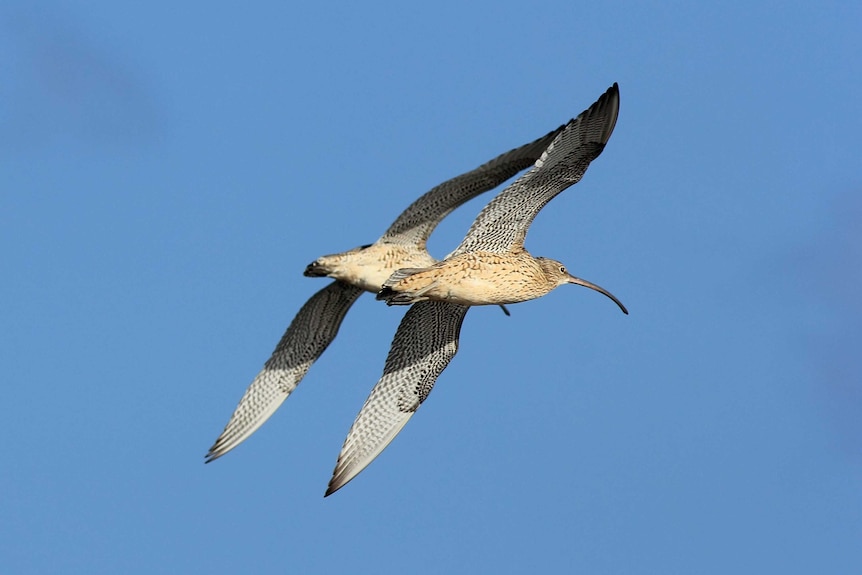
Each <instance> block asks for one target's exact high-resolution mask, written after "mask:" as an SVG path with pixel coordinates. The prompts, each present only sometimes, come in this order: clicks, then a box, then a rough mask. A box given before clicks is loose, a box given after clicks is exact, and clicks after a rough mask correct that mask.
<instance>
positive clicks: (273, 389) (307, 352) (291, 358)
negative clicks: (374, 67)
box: [206, 126, 563, 463]
mask: <svg viewBox="0 0 862 575" xmlns="http://www.w3.org/2000/svg"><path fill="white" fill-rule="evenodd" d="M562 129H563V126H560V127H559V128H557V129H556V130H554V131H552V132H550V133H548V134H546V135H545V136H543V137H541V138H539V139H538V140H535V141H534V142H531V143H529V144H526V145H524V146H521V147H519V148H516V149H514V150H510V151H509V152H506V153H505V154H502V155H500V156H498V157H497V158H495V159H493V160H491V161H490V162H487V163H485V164H483V165H481V166H479V167H478V168H476V169H475V170H472V171H470V172H467V173H465V174H462V175H460V176H457V177H455V178H453V179H451V180H448V181H446V182H444V183H442V184H440V185H439V186H437V187H435V188H433V189H431V190H430V191H428V192H426V193H425V194H424V195H422V196H421V197H420V198H419V199H417V200H416V201H415V202H413V203H412V204H410V206H409V207H408V208H407V209H406V210H405V211H404V212H403V213H402V214H401V215H400V216H398V218H397V219H396V220H395V221H394V222H393V223H392V225H391V226H389V229H388V230H386V233H384V234H383V236H382V237H381V238H380V239H379V240H377V241H376V242H374V243H373V244H370V245H368V246H362V247H359V248H355V249H353V250H349V251H347V252H344V253H341V254H332V255H327V256H322V257H320V258H318V259H317V260H315V261H314V262H312V263H311V264H309V265H308V267H307V268H306V270H305V272H304V275H306V276H310V277H323V276H326V277H330V278H333V279H335V280H336V281H334V282H333V283H331V284H329V285H328V286H327V287H325V288H323V289H322V290H320V291H319V292H317V293H316V294H314V295H313V296H312V297H311V299H309V300H308V302H307V303H306V304H305V305H304V306H302V308H301V309H300V311H299V313H298V314H297V316H296V318H294V320H293V321H292V322H291V324H290V326H289V327H288V328H287V331H286V332H285V333H284V336H283V337H282V338H281V341H280V342H279V343H278V345H277V346H276V348H275V351H274V352H273V354H272V357H270V358H269V360H268V361H267V362H266V364H265V365H264V367H263V369H262V370H261V371H260V373H258V374H257V376H256V377H255V379H254V380H253V381H252V383H251V385H249V387H248V389H247V390H246V392H245V394H244V395H243V397H242V399H241V400H240V402H239V404H238V405H237V407H236V410H235V411H234V413H233V415H232V416H231V418H230V421H229V422H228V424H227V426H225V429H224V431H223V432H222V433H221V435H220V436H219V437H218V439H216V441H215V443H214V444H213V446H212V447H211V448H210V450H209V452H208V453H207V455H206V462H207V463H208V462H210V461H213V460H215V459H217V458H219V457H221V456H222V455H224V454H225V453H227V452H228V451H230V450H231V449H233V448H234V447H236V446H237V445H239V444H240V443H242V442H243V441H244V440H245V439H247V438H248V437H249V436H250V435H251V434H252V433H254V432H255V431H256V430H257V429H258V428H259V427H260V426H261V425H263V423H264V422H265V421H266V420H267V419H268V418H269V417H270V416H271V415H272V414H273V413H274V412H275V411H276V409H278V407H279V406H280V405H281V404H282V403H283V402H284V400H285V399H287V397H288V396H289V395H290V394H291V392H293V390H294V389H295V388H296V386H297V385H298V384H299V382H300V381H301V380H302V378H303V377H304V376H305V374H306V372H307V371H308V369H309V368H310V367H311V365H312V364H313V363H314V362H315V361H316V360H317V358H318V357H320V355H321V354H322V353H323V352H324V351H325V350H326V348H327V346H329V344H330V343H331V342H332V340H333V339H334V338H335V336H336V334H337V333H338V328H339V327H340V325H341V322H342V320H343V319H344V316H345V314H346V313H347V311H348V310H349V309H350V306H351V305H353V302H355V301H356V299H357V298H358V297H359V296H360V295H362V293H363V292H364V291H370V292H372V293H377V292H378V291H379V290H380V288H381V287H382V285H383V282H384V281H385V280H386V279H387V278H388V277H389V276H390V275H391V274H392V272H393V271H395V270H396V269H399V268H402V267H425V266H430V265H433V264H434V263H435V262H436V260H435V259H434V258H433V257H431V255H430V254H429V253H428V251H427V249H426V247H425V244H426V241H427V240H428V237H429V236H430V235H431V232H433V231H434V228H435V227H436V226H437V225H438V224H439V223H440V221H442V220H443V218H444V217H446V216H447V215H448V214H449V213H450V212H451V211H452V210H454V209H455V208H457V207H458V206H460V205H461V204H463V203H465V202H467V201H468V200H470V199H472V198H474V197H476V196H477V195H479V194H481V193H483V192H486V191H488V190H491V189H493V188H495V187H497V186H498V185H500V184H501V183H503V182H504V181H506V180H507V179H509V178H511V177H512V176H514V175H515V174H517V173H518V172H520V171H521V170H523V169H524V168H527V167H529V166H530V165H532V164H533V163H534V162H535V161H536V159H537V158H539V157H540V155H541V154H542V152H543V150H545V148H547V146H548V144H549V143H550V142H551V141H553V139H554V138H555V137H556V136H557V134H559V132H560V130H562Z"/></svg>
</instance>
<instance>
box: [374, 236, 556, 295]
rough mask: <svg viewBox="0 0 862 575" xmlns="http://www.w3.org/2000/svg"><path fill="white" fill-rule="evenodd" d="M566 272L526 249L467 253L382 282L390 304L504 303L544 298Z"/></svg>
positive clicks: (396, 274) (409, 270)
mask: <svg viewBox="0 0 862 575" xmlns="http://www.w3.org/2000/svg"><path fill="white" fill-rule="evenodd" d="M560 270H563V272H561V271H560ZM568 277H569V276H568V274H567V273H565V268H563V266H562V264H561V263H560V262H558V261H556V260H551V259H547V258H534V257H533V256H531V255H530V254H529V253H528V252H527V251H526V250H519V251H517V252H515V253H506V254H500V253H496V252H468V253H464V254H459V255H457V256H452V257H451V258H448V259H447V260H445V261H444V262H438V263H436V264H434V265H432V266H429V267H426V268H424V269H416V268H413V269H404V270H400V271H399V272H396V273H394V274H393V275H392V276H390V278H389V279H388V281H387V282H386V283H384V285H383V289H382V290H381V292H380V294H381V299H385V300H386V301H387V303H390V304H403V305H408V304H413V303H418V302H420V301H426V300H435V301H445V302H449V303H455V304H459V305H466V306H472V305H503V304H511V303H519V302H522V301H527V300H531V299H535V298H538V297H542V296H543V295H545V294H547V293H548V292H550V291H551V290H552V289H554V288H555V287H557V286H559V285H562V284H563V283H568Z"/></svg>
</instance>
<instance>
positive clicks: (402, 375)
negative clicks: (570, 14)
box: [326, 84, 628, 496]
mask: <svg viewBox="0 0 862 575" xmlns="http://www.w3.org/2000/svg"><path fill="white" fill-rule="evenodd" d="M619 102H620V100H619V88H618V86H617V84H614V85H613V86H611V87H610V88H609V89H608V90H607V91H606V92H605V93H604V94H603V95H602V96H601V97H600V98H599V99H598V100H597V101H596V102H595V103H594V104H593V105H592V106H590V107H589V108H588V109H587V110H585V111H584V112H582V113H581V114H580V115H579V116H578V117H577V118H575V119H573V120H571V121H570V122H569V123H568V124H567V125H566V126H565V127H564V129H563V130H562V131H561V132H560V133H559V134H558V135H557V136H556V137H555V138H554V140H553V142H551V144H550V145H549V146H548V148H547V150H546V151H545V152H544V153H543V154H542V156H541V157H540V158H539V159H538V160H537V161H536V163H535V166H534V167H533V168H532V169H530V170H529V171H528V172H527V173H525V174H524V175H522V176H521V177H520V178H518V179H517V180H516V181H515V182H514V183H512V184H511V185H509V186H508V187H507V188H506V189H505V190H503V191H502V192H500V193H499V194H498V195H497V196H496V197H495V198H494V199H493V200H492V201H491V202H490V203H489V204H488V205H487V206H485V208H484V209H483V210H482V211H481V212H480V214H479V216H478V217H477V218H476V220H475V221H474V222H473V225H472V226H471V227H470V230H469V231H468V233H467V236H466V237H465V238H464V240H463V241H462V242H461V244H460V245H459V246H458V247H457V248H456V249H455V251H454V252H452V253H451V254H450V255H449V256H447V257H446V258H445V259H444V260H443V261H441V262H437V263H435V264H433V265H431V266H424V267H415V268H406V269H399V270H397V271H395V272H394V273H393V274H392V275H391V276H390V277H389V278H388V279H387V280H386V281H385V282H384V284H383V287H382V289H381V290H380V292H379V294H378V296H377V297H378V299H383V300H385V301H386V302H387V303H388V304H390V305H410V304H414V305H412V307H411V308H410V309H409V310H408V312H407V314H406V315H405V316H404V318H403V319H402V320H401V324H400V325H399V326H398V330H397V331H396V333H395V337H394V339H393V341H392V346H391V348H390V350H389V355H388V357H387V358H386V364H385V366H384V368H383V375H382V377H381V378H380V380H379V381H378V382H377V384H376V385H375V386H374V388H373V389H372V391H371V394H370V395H369V397H368V399H367V400H366V401H365V404H364V405H363V407H362V409H361V410H360V412H359V415H358V416H357V417H356V420H355V421H354V422H353V425H352V427H351V428H350V431H349V432H348V434H347V438H346V439H345V441H344V446H343V447H342V449H341V453H340V454H339V456H338V462H337V463H336V466H335V470H334V472H333V474H332V479H331V480H330V482H329V487H328V489H327V491H326V495H327V496H328V495H330V494H332V493H334V492H335V491H337V490H338V489H340V488H342V487H343V486H344V485H345V484H347V483H348V482H349V481H350V480H351V479H353V478H354V477H356V475H357V474H359V472H361V471H362V470H363V469H365V467H366V466H368V464H370V463H371V462H372V461H373V460H374V458H376V457H377V456H378V455H379V454H380V453H381V452H382V451H383V449H385V448H386V446H387V445H388V444H389V443H390V442H391V441H392V439H394V438H395V436H396V435H397V434H398V433H399V432H400V431H401V429H402V428H403V427H404V425H405V424H406V423H407V422H408V421H409V420H410V418H411V417H412V415H413V413H415V412H416V410H417V409H418V408H419V406H420V405H421V404H422V402H423V401H425V399H426V398H427V397H428V394H429V393H430V392H431V389H432V388H433V387H434V383H435V382H436V380H437V377H438V376H439V375H440V374H441V373H442V372H443V370H444V369H446V366H447V365H448V364H449V361H451V359H452V358H453V357H454V356H455V353H456V352H457V351H458V337H459V334H460V331H461V325H462V323H463V321H464V317H465V315H466V314H467V310H468V309H469V306H474V305H493V304H497V305H500V304H509V303H517V302H521V301H526V300H530V299H535V298H538V297H541V296H543V295H545V294H547V293H549V292H550V291H551V290H553V289H554V288H556V287H558V286H560V285H563V284H567V283H571V284H576V285H581V286H585V287H588V288H590V289H593V290H596V291H598V292H600V293H602V294H604V295H606V296H607V297H609V298H611V299H612V300H613V301H614V302H615V303H616V304H617V305H618V306H619V307H620V309H621V310H622V311H623V313H626V314H628V311H627V310H626V308H625V306H623V304H622V303H621V302H620V301H619V300H618V299H617V298H616V297H614V296H613V295H612V294H611V293H610V292H608V291H607V290H605V289H603V288H601V287H599V286H597V285H595V284H593V283H590V282H588V281H586V280H583V279H580V278H577V277H575V276H573V275H571V274H569V272H568V271H567V270H566V268H565V266H563V264H561V263H560V262H558V261H556V260H552V259H548V258H536V257H533V256H532V255H531V254H530V253H529V252H527V250H526V249H525V248H524V239H525V237H526V235H527V230H528V228H529V227H530V224H531V223H532V221H533V219H534V218H535V217H536V214H538V213H539V211H540V210H541V209H542V208H543V207H544V206H545V205H546V204H547V203H548V202H549V201H551V200H552V199H553V198H554V197H555V196H556V195H557V194H559V193H560V192H562V191H563V190H565V189H566V188H568V187H569V186H571V185H573V184H575V183H577V182H578V181H579V180H580V179H581V177H582V176H583V175H584V172H586V170H587V167H588V166H589V165H590V162H591V161H593V160H594V159H596V158H597V157H598V156H599V154H601V153H602V150H603V149H604V147H605V144H606V143H607V142H608V139H609V138H610V136H611V133H612V132H613V129H614V126H615V124H616V121H617V116H618V114H619Z"/></svg>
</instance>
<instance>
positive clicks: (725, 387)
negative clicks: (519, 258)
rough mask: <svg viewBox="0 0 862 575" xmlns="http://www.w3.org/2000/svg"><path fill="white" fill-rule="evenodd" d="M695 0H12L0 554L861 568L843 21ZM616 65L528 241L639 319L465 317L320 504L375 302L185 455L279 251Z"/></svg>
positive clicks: (253, 338) (393, 317) (306, 568)
mask: <svg viewBox="0 0 862 575" xmlns="http://www.w3.org/2000/svg"><path fill="white" fill-rule="evenodd" d="M124 4H128V3H124ZM693 4H694V3H687V2H686V3H682V2H677V3H666V4H661V5H657V6H647V4H646V3H614V2H601V3H597V2H571V1H560V2H558V1H555V0H549V1H546V2H542V3H538V4H535V5H534V6H532V7H531V6H529V5H528V4H525V3H523V2H497V3H494V4H493V5H492V4H490V3H488V4H486V5H483V6H479V5H476V4H469V3H463V2H433V3H425V4H424V5H423V6H412V7H409V8H406V7H404V6H403V3H394V2H393V3H388V5H386V6H381V7H376V8H369V7H361V8H360V7H356V6H355V5H348V4H346V3H345V4H326V3H309V2H306V3H299V4H296V3H293V4H288V3H281V2H264V3H258V5H256V6H254V7H248V6H243V7H240V5H239V4H235V5H233V6H231V7H230V8H225V7H223V6H213V5H212V4H211V3H197V4H195V5H194V6H181V5H179V4H178V3H175V2H147V3H140V4H135V5H133V6H130V5H124V6H120V5H119V3H114V2H49V1H42V2H26V3H25V2H19V3H15V2H12V3H4V4H3V6H2V8H0V78H2V82H0V269H2V279H0V317H2V330H0V361H1V362H2V366H3V368H2V374H3V375H2V381H3V385H2V394H3V405H4V409H3V421H4V427H5V433H4V436H5V439H4V441H3V442H2V444H0V460H2V465H0V572H2V573H10V574H11V573H15V574H30V573H75V572H80V573H148V574H149V573H195V572H197V573H285V572H289V573H347V572H350V573H370V572H377V573H447V572H452V573H457V572H460V573H482V572H486V573H529V572H535V573H539V572H552V573H626V574H629V573H660V574H668V573H682V574H727V573H758V574H760V573H806V574H807V573H830V574H843V573H859V572H860V571H859V569H860V568H862V567H860V566H862V544H860V542H862V489H860V485H862V416H860V414H862V359H860V357H862V354H860V349H859V348H860V341H862V327H860V326H862V304H860V297H859V294H860V292H862V265H860V259H862V248H860V246H862V232H860V221H862V200H860V192H862V170H860V157H862V143H860V142H862V140H860V136H859V134H860V133H862V113H860V102H862V63H860V62H862V61H860V54H862V40H860V38H862V34H860V30H862V7H860V5H859V4H858V3H854V2H843V3H839V2H819V3H810V4H811V7H810V8H804V7H801V6H800V4H801V3H793V5H791V4H787V3H781V2H770V3H764V2H754V3H744V4H743V3H739V4H738V5H739V8H723V9H722V8H715V7H711V8H705V7H702V6H697V7H696V6H694V5H693ZM613 82H619V84H620V91H621V101H622V103H621V113H620V117H619V121H618V123H617V126H616V131H615V132H614V135H613V137H612V138H611V141H610V143H609V144H608V146H607V148H606V149H605V151H604V153H603V154H602V156H601V157H600V158H599V159H598V160H596V161H595V162H594V163H593V164H592V166H591V167H590V170H589V172H588V173H587V175H586V176H585V178H584V179H583V181H582V182H581V183H579V184H578V185H577V186H575V187H573V188H570V189H569V190H567V191H566V192H565V193H564V194H562V195H561V196H559V197H558V198H557V199H555V200H554V201H553V202H552V203H551V204H550V205H549V206H548V207H547V208H546V209H545V210H544V211H543V212H542V213H541V214H540V215H539V217H538V218H537V219H536V221H535V224H534V225H533V227H532V229H531V231H530V234H529V236H528V237H527V248H528V249H529V250H530V251H531V252H532V253H534V254H536V255H544V256H548V257H553V258H556V259H559V260H561V261H563V262H565V263H566V264H567V265H568V267H569V268H570V269H571V271H572V272H573V273H574V274H575V275H578V276H581V277H584V278H586V279H588V280H591V281H594V282H596V283H598V284H600V285H602V286H604V287H606V288H608V289H609V290H611V291H612V292H613V293H615V294H616V295H617V296H619V297H620V299H622V300H623V302H624V303H625V304H626V305H627V306H628V308H629V310H630V312H631V315H630V316H624V315H623V314H621V313H620V312H619V310H618V309H617V308H616V307H615V306H614V305H613V304H612V303H611V302H610V301H608V300H607V299H605V298H603V297H601V296H599V295H597V294H595V293H592V292H590V291H588V290H585V289H582V288H576V287H572V286H569V287H564V288H560V289H558V290H556V291H554V292H553V293H552V294H550V295H549V296H547V297H544V298H542V299H540V300H536V301H533V302H528V303H524V304H518V305H514V306H512V307H511V311H512V317H505V316H504V315H503V314H502V313H500V311H499V310H497V309H495V308H479V309H476V310H473V311H472V312H471V313H470V315H469V316H468V317H467V320H466V322H465V325H464V330H463V332H462V341H461V350H460V352H459V354H458V356H457V357H456V358H455V359H454V361H453V362H452V364H451V366H450V367H449V369H448V370H446V371H445V372H444V374H443V375H442V377H441V378H440V380H439V381H438V383H437V386H436V387H435V390H434V392H433V393H432V394H431V396H430V398H429V399H428V401H427V402H426V403H425V404H424V405H423V406H422V409H420V410H419V412H418V414H417V415H416V417H414V418H413V420H412V421H411V422H410V424H409V425H408V426H407V427H406V428H405V430H404V431H403V432H402V433H401V435H400V436H399V437H398V438H397V439H396V440H395V441H394V442H393V444H392V445H391V446H390V447H389V448H388V449H387V450H386V451H385V452H384V453H383V454H382V455H381V456H380V457H379V458H378V459H377V460H376V461H375V462H374V463H373V464H372V465H371V466H370V467H369V468H368V469H366V470H365V471H364V472H363V473H362V474H361V475H360V476H359V477H358V478H357V479H356V480H355V481H353V482H352V483H351V484H350V485H348V486H347V487H346V488H344V489H343V490H341V491H340V492H338V493H336V494H335V495H334V496H332V497H329V498H327V499H323V497H322V496H323V492H324V490H325V488H326V483H327V481H328V480H329V477H330V473H331V472H332V468H333V466H334V464H335V459H336V456H337V454H338V451H339V449H340V447H341V443H342V441H343V439H344V436H345V434H346V432H347V430H348V428H349V427H350V424H351V422H352V421H353V418H354V416H355V415H356V413H357V411H358V410H359V408H360V406H361V405H362V402H363V401H364V399H365V397H366V396H367V394H368V392H369V391H370V389H371V387H372V386H373V384H374V383H375V381H376V380H377V378H378V377H379V375H380V373H381V371H382V367H383V361H384V359H385V356H386V352H387V350H388V348H389V343H390V341H391V338H392V335H393V334H394V331H395V328H396V326H397V324H398V321H399V320H400V317H401V315H402V314H403V312H404V310H403V309H401V308H387V307H386V306H384V305H382V304H380V303H379V302H375V301H374V300H373V298H372V297H370V296H363V297H362V298H361V299H360V301H359V302H358V303H357V305H356V306H354V308H353V310H352V311H351V312H350V314H349V315H348V316H347V319H346V320H345V322H344V325H343V327H342V329H341V333H340V334H339V337H338V338H337V339H336V341H335V343H334V344H333V345H332V346H331V348H330V349H329V350H328V351H327V352H326V353H325V354H324V356H323V357H322V358H321V360H320V361H319V362H318V363H317V364H316V365H314V366H313V367H312V369H311V371H310V372H309V374H308V376H307V377H306V379H305V380H304V381H303V383H302V384H301V385H300V387H299V389H298V390H297V392H296V393H295V394H294V395H293V396H291V397H290V398H289V399H288V401H287V402H286V403H285V404H284V405H283V406H282V408H281V409H280V410H279V411H278V412H277V413H276V414H275V416H274V417H273V418H272V419H271V420H270V421H269V422H268V423H267V424H266V425H265V426H264V427H263V428H261V429H260V430H259V431H258V432H257V433H256V434H255V435H254V436H253V437H252V438H251V439H250V440H249V441H247V442H246V443H245V444H243V445H242V446H240V447H239V448H238V449H236V450H235V451H234V452H232V453H230V454H229V455H227V456H225V457H224V458H223V459H220V460H218V461H216V462H214V463H212V464H210V465H204V463H203V456H204V454H205V453H206V450H207V448H208V447H209V446H210V445H211V443H212V441H213V440H214V439H215V437H216V436H217V435H218V434H219V432H220V431H221V429H222V427H223V426H224V424H225V423H226V422H227V419H228V417H229V416H230V414H231V412H232V410H233V409H234V407H235V405H236V402H237V401H238V399H239V398H240V396H241V394H242V392H243V391H244V390H245V387H246V386H247V385H248V383H249V382H250V381H251V379H252V378H253V376H254V375H255V374H256V373H257V371H258V370H259V369H260V367H261V366H262V364H263V362H264V361H265V360H266V359H267V358H268V357H269V354H270V352H271V351H272V349H273V347H274V346H275V344H276V342H277V341H278V339H279V337H280V336H281V334H282V332H283V331H284V329H285V327H286V326H287V324H288V323H289V321H290V320H291V319H292V317H293V316H294V314H295V313H296V311H297V310H298V309H299V307H300V305H302V303H304V302H305V301H306V299H307V298H308V297H309V296H310V295H311V294H312V293H313V292H315V291H316V290H318V289H319V288H320V287H322V286H323V285H324V282H322V281H320V280H315V279H310V278H305V277H303V276H302V270H303V269H304V267H305V265H306V264H308V263H309V262H311V261H312V260H313V259H315V258H316V257H317V256H318V255H321V254H325V253H332V252H337V251H342V250H345V249H348V248H351V247H354V246H357V245H360V244H364V243H369V242H372V241H374V240H375V239H377V237H378V236H379V235H380V234H381V233H382V232H383V230H384V229H385V228H386V227H387V226H388V225H389V223H390V222H391V221H392V220H393V219H394V218H395V216H396V215H397V214H398V213H399V212H400V211H401V210H402V209H403V208H404V207H406V206H407V204H409V203H410V202H411V201H412V200H413V199H415V197H417V196H418V195H419V194H421V193H423V192H425V191H426V190H428V189H429V188H431V187H432V186H434V185H436V184H437V183H439V182H441V181H443V180H444V179H447V178H449V177H452V176H454V175H457V174H459V173H461V172H463V171H466V170H469V169H471V168H473V167H475V166H477V165H478V164H480V163H482V162H484V161H486V160H488V159H490V158H491V157H493V156H495V155H497V154H499V153H501V152H503V151H506V150H508V149H510V148H512V147H515V146H517V145H520V144H522V143H525V142H527V141H529V140H532V139H534V138H536V137H538V136H540V135H542V134H544V133H546V132H547V131H549V130H550V129H552V128H555V127H556V126H558V125H560V124H561V123H563V122H564V121H566V120H567V119H569V118H570V117H572V116H574V115H575V114H577V113H578V112H580V111H581V110H583V109H584V108H585V107H587V106H588V105H589V104H590V103H592V102H593V101H594V100H595V99H596V98H597V97H598V96H599V95H600V94H601V93H602V92H603V91H604V90H605V89H606V88H607V87H608V86H610V85H611V84H612V83H613ZM491 197H492V195H491V194H486V195H484V196H481V197H480V198H478V199H477V200H475V201H473V202H471V203H469V204H467V205H465V206H464V207H463V208H461V209H459V210H458V211H457V212H456V213H455V214H453V215H452V217H451V218H449V219H447V220H446V222H444V225H442V226H441V227H440V228H439V229H438V230H437V232H436V233H435V234H434V236H433V237H432V241H431V242H430V248H431V251H432V253H433V254H434V255H436V256H437V257H441V256H443V255H445V253H447V252H448V250H450V249H451V248H452V247H454V246H455V245H456V244H457V243H458V242H459V241H460V239H461V238H462V237H463V235H464V233H465V232H466V229H467V227H468V226H469V224H470V222H471V221H472V219H473V218H474V217H475V215H476V213H478V211H479V210H480V209H481V207H482V206H483V205H484V204H485V203H486V202H487V201H489V200H490V199H491Z"/></svg>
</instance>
